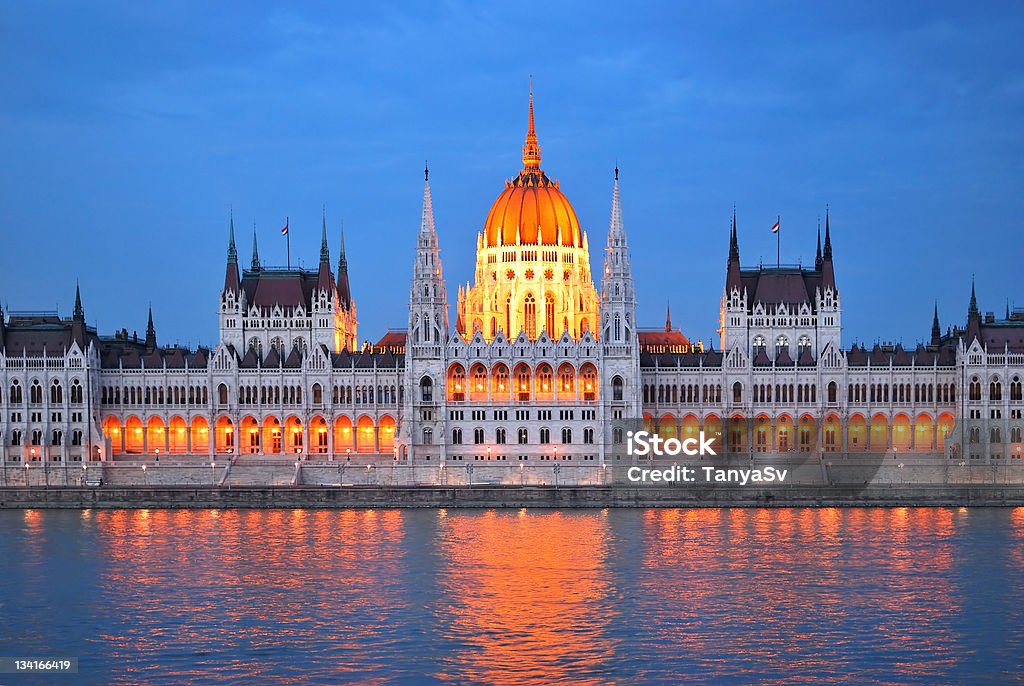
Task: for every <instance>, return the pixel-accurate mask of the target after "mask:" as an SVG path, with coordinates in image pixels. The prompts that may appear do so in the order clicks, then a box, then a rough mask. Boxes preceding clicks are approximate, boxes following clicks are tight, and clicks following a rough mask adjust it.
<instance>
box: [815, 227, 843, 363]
mask: <svg viewBox="0 0 1024 686" xmlns="http://www.w3.org/2000/svg"><path fill="white" fill-rule="evenodd" d="M816 299H817V303H816V304H817V310H818V317H817V324H818V330H817V333H816V338H817V350H818V351H823V350H825V348H826V347H827V346H829V345H832V346H833V347H834V348H835V349H836V350H838V349H840V347H841V345H842V341H841V340H840V332H841V323H842V322H841V318H842V308H841V307H840V301H839V288H837V287H836V273H835V267H834V266H833V264H832V228H831V224H830V221H829V211H828V208H825V247H824V249H823V250H822V252H821V286H820V287H819V289H818V293H817V295H816Z"/></svg>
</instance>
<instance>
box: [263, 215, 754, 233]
mask: <svg viewBox="0 0 1024 686" xmlns="http://www.w3.org/2000/svg"><path fill="white" fill-rule="evenodd" d="M772 230H773V231H774V229H772ZM281 235H282V236H287V235H288V219H287V218H285V220H284V228H283V229H281Z"/></svg>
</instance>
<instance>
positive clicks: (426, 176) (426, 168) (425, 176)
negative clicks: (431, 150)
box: [423, 160, 430, 181]
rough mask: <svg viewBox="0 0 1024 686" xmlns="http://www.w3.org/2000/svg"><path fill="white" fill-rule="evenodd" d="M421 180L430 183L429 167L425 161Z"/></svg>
mask: <svg viewBox="0 0 1024 686" xmlns="http://www.w3.org/2000/svg"><path fill="white" fill-rule="evenodd" d="M423 180H424V181H430V165H429V164H428V163H427V161H426V160H423Z"/></svg>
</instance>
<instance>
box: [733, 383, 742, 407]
mask: <svg viewBox="0 0 1024 686" xmlns="http://www.w3.org/2000/svg"><path fill="white" fill-rule="evenodd" d="M732 401H733V402H734V403H741V402H743V384H741V383H740V382H739V381H737V382H736V383H734V384H733V385H732Z"/></svg>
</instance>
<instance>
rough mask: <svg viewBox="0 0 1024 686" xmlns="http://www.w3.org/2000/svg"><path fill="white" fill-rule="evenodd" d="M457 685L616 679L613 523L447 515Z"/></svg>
mask: <svg viewBox="0 0 1024 686" xmlns="http://www.w3.org/2000/svg"><path fill="white" fill-rule="evenodd" d="M439 533H440V546H441V551H442V558H443V559H444V560H445V563H444V564H443V566H442V568H441V570H440V573H439V577H438V583H439V584H440V588H441V594H442V595H443V596H444V597H445V598H446V599H447V602H446V603H444V605H443V606H442V607H441V608H440V610H439V612H438V620H439V624H440V626H441V631H442V632H443V633H444V635H445V637H446V638H447V639H448V640H449V641H450V642H451V643H452V650H451V652H450V654H447V655H445V656H444V657H443V659H442V665H441V667H440V670H439V671H438V673H437V676H438V678H440V679H442V680H445V681H449V682H452V683H489V684H522V683H538V684H555V683H564V682H568V681H572V682H573V683H578V684H588V683H593V684H600V683H606V682H607V681H608V675H610V674H611V672H612V660H613V647H612V645H611V643H610V642H609V640H608V638H607V636H606V635H605V631H606V629H607V627H608V625H609V623H610V622H612V621H613V620H614V614H615V613H614V605H613V602H612V601H613V587H612V580H611V579H610V578H609V575H608V570H607V559H606V557H607V546H608V541H609V531H608V517H607V514H606V513H598V512H544V513H537V512H529V511H526V510H523V511H520V512H519V513H508V512H493V511H492V512H484V513H465V512H463V513H459V514H451V513H448V514H447V515H446V516H444V517H443V518H442V520H441V529H440V532H439Z"/></svg>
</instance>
